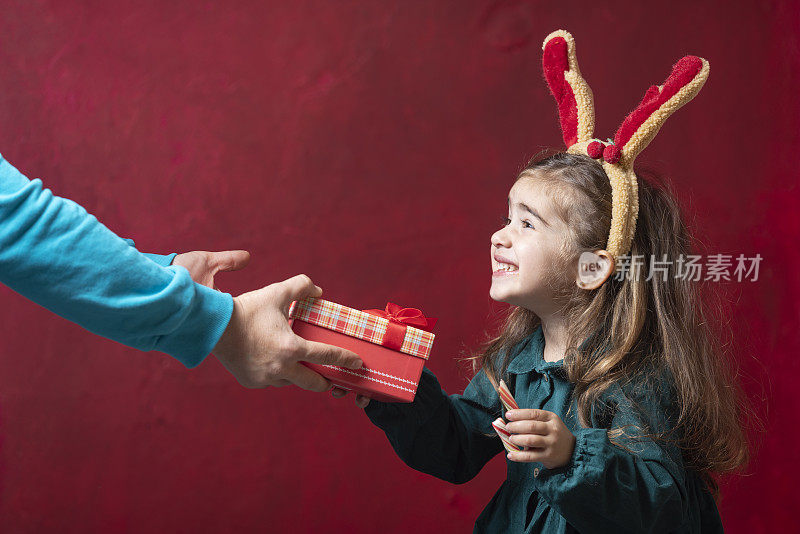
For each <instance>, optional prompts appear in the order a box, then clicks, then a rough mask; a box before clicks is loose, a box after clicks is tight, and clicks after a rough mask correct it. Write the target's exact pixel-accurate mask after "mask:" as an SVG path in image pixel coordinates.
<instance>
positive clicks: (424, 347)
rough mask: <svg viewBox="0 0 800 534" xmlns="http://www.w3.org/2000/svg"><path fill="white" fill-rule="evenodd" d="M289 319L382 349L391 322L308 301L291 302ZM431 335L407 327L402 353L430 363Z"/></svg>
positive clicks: (324, 303)
mask: <svg viewBox="0 0 800 534" xmlns="http://www.w3.org/2000/svg"><path fill="white" fill-rule="evenodd" d="M289 318H290V319H299V320H300V321H305V322H307V323H311V324H313V325H317V326H321V327H323V328H327V329H329V330H334V331H336V332H339V333H342V334H345V335H348V336H351V337H356V338H359V339H363V340H364V341H369V342H371V343H375V344H376V345H381V344H382V343H381V342H382V340H383V337H384V334H385V333H386V329H387V328H388V326H389V320H388V319H385V318H383V317H379V316H377V315H372V314H371V313H367V312H363V311H361V310H356V309H354V308H348V307H347V306H342V305H341V304H336V303H335V302H331V301H329V300H323V299H315V298H307V299H303V300H296V301H294V302H292V306H291V308H289ZM434 337H436V336H435V335H434V334H432V333H430V332H426V331H425V330H420V329H419V328H414V327H413V326H407V327H406V333H405V337H404V338H403V345H402V346H401V347H400V349H399V350H400V352H403V353H405V354H410V355H411V356H416V357H417V358H422V359H425V360H427V359H428V356H429V355H430V352H431V347H432V346H433V338H434Z"/></svg>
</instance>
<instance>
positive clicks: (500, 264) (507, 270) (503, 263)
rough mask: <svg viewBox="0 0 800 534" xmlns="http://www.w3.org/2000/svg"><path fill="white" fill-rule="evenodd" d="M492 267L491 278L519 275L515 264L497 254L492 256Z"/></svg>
mask: <svg viewBox="0 0 800 534" xmlns="http://www.w3.org/2000/svg"><path fill="white" fill-rule="evenodd" d="M492 267H493V268H492V276H508V275H512V274H517V273H519V267H518V266H517V265H516V264H514V263H512V262H511V260H509V259H506V258H504V257H503V256H501V255H499V254H497V253H495V254H494V265H493V266H492Z"/></svg>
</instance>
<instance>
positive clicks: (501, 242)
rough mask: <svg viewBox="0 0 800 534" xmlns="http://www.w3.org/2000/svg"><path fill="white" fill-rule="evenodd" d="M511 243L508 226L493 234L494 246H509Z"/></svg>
mask: <svg viewBox="0 0 800 534" xmlns="http://www.w3.org/2000/svg"><path fill="white" fill-rule="evenodd" d="M509 244H510V242H509V239H508V233H507V232H506V227H504V228H501V229H500V230H498V231H496V232H495V233H493V234H492V246H494V247H508V246H509Z"/></svg>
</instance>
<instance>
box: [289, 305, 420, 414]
mask: <svg viewBox="0 0 800 534" xmlns="http://www.w3.org/2000/svg"><path fill="white" fill-rule="evenodd" d="M289 319H290V321H291V325H292V330H294V332H295V333H296V334H297V335H299V336H300V337H302V338H304V339H308V340H311V341H319V342H321V343H328V344H330V345H336V346H337V347H342V348H345V349H347V350H350V351H353V352H355V353H356V354H358V355H359V356H360V357H361V360H362V361H363V362H364V366H363V367H362V368H361V369H345V368H343V367H339V366H336V365H319V364H313V363H308V362H302V363H303V365H306V366H308V367H310V368H311V369H313V370H314V371H316V372H318V373H319V374H321V375H322V376H324V377H325V378H327V379H328V380H330V381H331V382H333V383H334V384H336V385H337V386H339V387H342V388H344V389H349V390H352V391H355V392H357V393H361V394H362V395H366V396H368V397H370V398H372V399H376V400H380V401H385V402H411V401H413V400H414V395H415V394H416V392H417V385H418V384H419V377H420V375H421V374H422V368H423V366H424V365H425V361H426V360H427V359H428V356H429V355H430V352H431V347H432V346H433V339H434V337H435V336H434V335H433V334H432V333H430V332H428V331H426V330H423V328H424V329H430V328H433V326H434V324H436V319H433V318H429V317H425V316H424V315H422V312H420V311H419V310H417V309H415V308H401V307H400V306H397V305H396V304H392V303H391V302H390V303H389V304H388V305H387V306H386V310H366V311H361V310H356V309H353V308H348V307H347V306H342V305H341V304H336V303H335V302H331V301H328V300H322V299H313V298H308V299H303V300H298V301H295V302H293V303H292V306H291V308H290V309H289Z"/></svg>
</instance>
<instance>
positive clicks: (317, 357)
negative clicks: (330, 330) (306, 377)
mask: <svg viewBox="0 0 800 534" xmlns="http://www.w3.org/2000/svg"><path fill="white" fill-rule="evenodd" d="M297 359H298V360H301V361H304V362H309V363H317V364H320V365H338V366H340V367H346V368H348V369H360V368H361V366H362V365H363V362H362V361H361V358H360V357H359V356H358V354H356V353H355V352H350V351H349V350H346V349H343V348H340V347H336V346H334V345H327V344H325V343H319V342H317V341H308V340H305V339H304V340H303V346H302V353H301V354H300V355H299V358H297Z"/></svg>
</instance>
